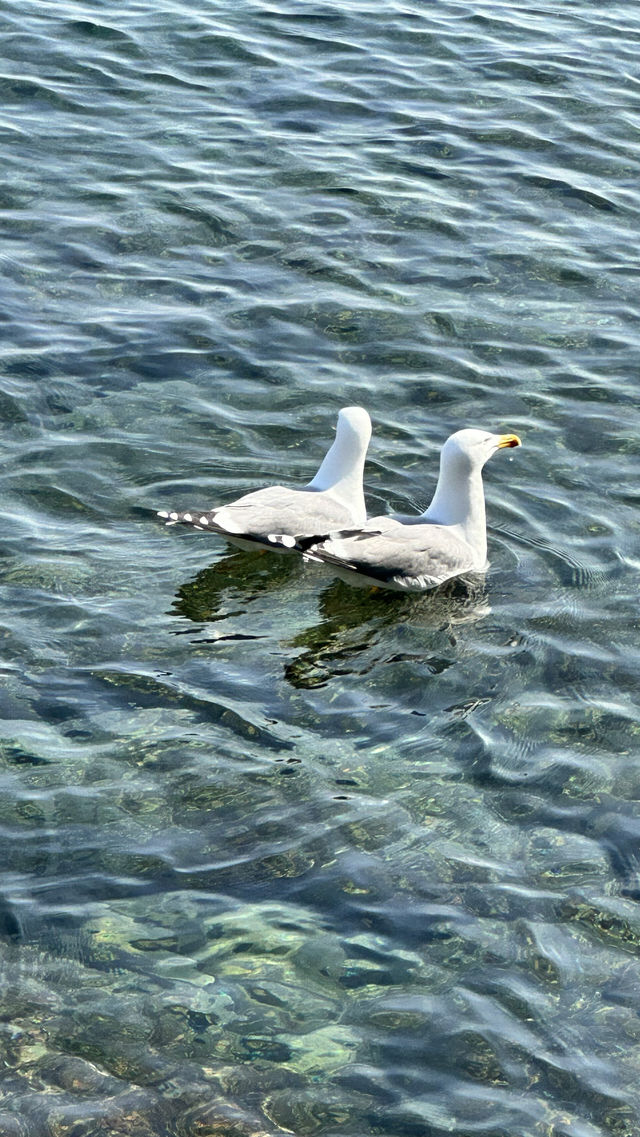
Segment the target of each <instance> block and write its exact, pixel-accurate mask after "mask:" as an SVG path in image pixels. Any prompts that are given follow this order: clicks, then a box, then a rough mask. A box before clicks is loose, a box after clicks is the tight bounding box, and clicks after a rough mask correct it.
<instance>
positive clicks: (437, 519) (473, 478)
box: [422, 470, 487, 566]
mask: <svg viewBox="0 0 640 1137" xmlns="http://www.w3.org/2000/svg"><path fill="white" fill-rule="evenodd" d="M422 516H423V518H424V520H425V521H428V522H430V524H432V525H433V524H436V525H452V526H453V525H455V526H456V527H457V528H458V529H459V531H460V536H461V537H463V538H464V540H465V541H466V542H467V544H468V545H471V547H472V549H473V550H474V552H475V553H476V555H477V560H478V564H479V566H482V565H484V563H485V561H486V559H487V518H486V512H485V504H484V487H483V485H482V471H481V470H472V471H470V472H469V474H468V475H467V477H465V478H462V479H459V480H454V479H452V478H451V477H447V476H445V472H444V471H442V470H441V471H440V477H439V478H438V485H437V486H436V492H435V494H434V495H433V501H432V502H431V505H430V506H429V508H428V509H427V510H425V512H424V513H423V514H422Z"/></svg>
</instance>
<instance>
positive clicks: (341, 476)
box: [307, 430, 368, 525]
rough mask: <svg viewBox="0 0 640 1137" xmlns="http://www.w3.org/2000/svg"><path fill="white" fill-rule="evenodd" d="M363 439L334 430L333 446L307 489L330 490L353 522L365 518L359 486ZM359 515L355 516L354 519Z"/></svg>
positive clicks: (362, 461)
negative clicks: (352, 515)
mask: <svg viewBox="0 0 640 1137" xmlns="http://www.w3.org/2000/svg"><path fill="white" fill-rule="evenodd" d="M367 443H368V439H367V440H363V439H360V438H358V439H357V441H356V439H355V438H354V434H353V433H351V432H349V434H347V433H346V432H345V431H340V430H338V433H337V434H336V439H335V442H334V443H333V446H332V447H331V449H330V450H329V451H328V453H327V454H326V456H325V458H324V461H323V462H322V465H321V466H320V469H319V470H318V473H317V474H316V476H315V478H314V479H313V481H311V482H309V484H308V486H307V489H310V490H317V491H318V492H319V493H330V494H331V496H332V497H334V498H336V499H337V500H338V501H340V502H343V503H344V504H345V505H348V506H349V508H350V509H351V510H352V512H353V514H354V524H357V525H364V523H365V521H366V517H367V511H366V506H365V502H364V491H363V488H362V476H363V473H364V460H365V456H366V453H367ZM358 515H360V517H359V519H357V520H356V518H357V517H358Z"/></svg>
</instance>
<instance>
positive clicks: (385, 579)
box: [310, 517, 474, 590]
mask: <svg viewBox="0 0 640 1137" xmlns="http://www.w3.org/2000/svg"><path fill="white" fill-rule="evenodd" d="M310 553H311V554H312V556H314V557H317V558H318V559H319V560H322V561H325V562H326V563H327V564H331V565H333V566H334V567H336V568H342V569H346V570H347V571H349V572H350V573H356V574H359V575H361V576H364V577H367V578H368V579H369V580H373V581H376V582H378V583H379V584H381V585H383V586H384V585H387V586H390V585H391V586H395V587H399V588H406V589H410V590H420V589H425V588H435V587H436V586H437V585H438V584H442V583H443V582H444V581H445V580H449V579H450V578H451V577H454V576H460V575H461V574H462V573H465V572H470V571H472V570H473V567H474V559H473V551H472V549H471V548H470V546H469V545H467V543H466V542H465V541H463V540H462V539H461V538H460V537H457V536H456V535H455V534H454V533H452V532H451V530H450V529H449V528H447V526H446V525H410V526H406V525H402V524H401V522H399V521H393V520H390V519H389V518H388V517H378V518H373V519H372V520H371V521H369V522H367V526H366V528H365V529H361V530H360V531H351V532H350V533H342V534H340V533H336V534H334V535H333V536H332V537H331V538H330V539H329V540H327V541H323V542H321V543H320V544H319V545H317V546H315V545H314V546H312V548H311V549H310Z"/></svg>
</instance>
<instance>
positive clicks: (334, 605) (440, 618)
mask: <svg viewBox="0 0 640 1137" xmlns="http://www.w3.org/2000/svg"><path fill="white" fill-rule="evenodd" d="M318 579H319V580H321V578H320V577H319V578H318ZM301 583H303V586H304V588H305V591H307V590H308V588H309V585H310V583H311V581H310V579H309V569H308V568H307V567H305V566H304V565H302V563H301V562H300V561H299V560H298V559H297V558H296V559H294V558H289V557H270V556H261V555H259V554H256V553H253V552H234V553H232V554H230V555H229V556H226V557H223V558H222V559H221V560H219V561H217V562H216V563H215V564H213V565H210V566H209V567H207V568H206V569H203V570H202V571H201V572H199V573H198V574H197V576H196V577H195V578H194V579H193V580H191V581H189V582H187V583H186V584H183V585H182V586H181V587H180V589H179V590H178V593H177V595H176V599H175V601H174V603H173V612H174V614H175V615H179V616H185V617H187V619H189V620H191V621H193V622H195V623H199V624H213V623H221V622H222V621H225V620H232V619H233V620H234V621H236V623H235V625H234V630H233V631H230V632H229V633H225V632H224V631H223V630H222V628H220V630H219V631H216V633H215V634H213V635H212V636H211V637H207V638H204V637H203V638H200V639H199V641H198V642H200V643H203V642H204V643H206V642H210V643H219V642H221V641H225V642H226V641H229V640H254V641H255V640H264V639H267V638H268V637H267V636H266V635H264V634H256V633H254V632H252V630H251V629H252V626H254V625H253V622H252V621H251V619H250V618H249V607H250V605H252V604H253V603H255V602H257V601H259V600H261V599H263V598H264V597H265V596H268V594H269V593H277V594H278V596H279V598H281V596H282V591H283V590H285V589H288V590H290V592H291V599H292V603H293V604H295V600H296V595H297V592H298V589H299V587H300V586H301ZM318 607H319V614H320V619H319V621H318V622H317V623H315V624H313V625H312V626H310V627H308V628H305V629H304V630H303V631H301V632H298V633H297V634H295V635H294V636H293V637H292V638H291V639H289V640H284V641H281V642H280V645H279V646H280V647H281V648H282V647H285V648H286V649H287V654H289V653H290V652H295V655H294V656H293V657H291V658H289V661H288V662H287V663H286V664H285V668H284V676H285V678H286V680H287V681H288V682H289V683H290V684H291V685H292V686H293V687H297V688H302V689H310V688H314V687H323V686H325V685H326V684H327V683H329V682H331V680H332V679H333V678H334V677H336V676H339V675H342V676H346V675H358V674H361V675H365V674H367V673H369V672H370V671H371V670H372V669H373V668H377V667H380V666H384V665H387V664H391V663H400V662H406V661H408V662H415V663H416V664H417V665H422V666H423V667H424V668H425V669H426V670H427V671H428V672H430V673H431V674H436V673H439V672H441V671H444V670H446V668H447V667H450V666H451V664H453V663H454V662H455V660H456V656H457V653H456V640H457V637H456V628H457V627H458V626H459V625H460V624H464V623H467V622H475V621H476V620H478V619H481V618H482V617H484V616H486V615H487V614H488V612H489V611H490V608H489V605H488V599H487V593H486V588H485V582H484V579H483V578H482V577H472V576H469V577H458V578H456V579H455V580H451V581H449V582H447V583H446V584H444V585H442V586H441V587H440V588H437V589H433V590H432V591H430V592H424V593H415V594H411V595H403V594H401V593H389V592H383V591H378V590H376V589H369V588H367V589H356V588H351V587H349V586H348V585H346V584H344V583H343V582H342V581H340V580H334V581H332V582H331V583H330V584H328V585H326V586H325V587H324V589H323V590H322V591H321V592H320V594H319V597H318ZM242 616H247V621H246V625H245V626H244V627H243V626H242V625H240V626H238V623H237V620H238V618H241V617H242ZM407 630H410V631H412V632H413V635H411V636H410V637H407V636H406V635H404V634H400V633H401V632H402V633H405V632H406V631H407ZM416 633H417V637H416ZM416 638H417V639H418V643H417V642H416ZM408 639H409V640H410V642H408ZM407 648H409V650H406V649H407ZM403 649H405V650H403Z"/></svg>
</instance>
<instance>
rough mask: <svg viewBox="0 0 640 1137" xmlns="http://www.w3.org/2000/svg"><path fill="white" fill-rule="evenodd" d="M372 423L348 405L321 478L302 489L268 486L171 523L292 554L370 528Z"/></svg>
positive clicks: (170, 516)
mask: <svg viewBox="0 0 640 1137" xmlns="http://www.w3.org/2000/svg"><path fill="white" fill-rule="evenodd" d="M370 438H371V419H370V418H369V415H368V414H367V412H366V411H365V410H364V409H363V407H343V409H342V410H341V411H340V412H339V414H338V422H337V426H336V437H335V441H334V443H333V445H332V447H331V448H330V450H329V451H328V453H327V454H326V456H325V459H324V461H323V462H322V465H321V466H320V469H319V470H318V473H317V474H316V476H315V478H313V480H312V481H310V482H309V483H308V485H306V486H304V487H303V488H302V489H292V488H290V487H287V486H268V487H267V488H266V489H262V490H255V491H254V492H253V493H248V494H245V495H244V497H240V498H238V500H237V501H232V502H231V503H230V504H229V505H221V506H218V507H216V508H215V509H210V510H193V509H192V510H188V511H187V512H186V513H176V512H171V513H168V512H166V511H165V510H161V511H160V512H159V513H158V517H162V518H163V520H164V521H166V523H167V525H189V526H191V527H192V528H195V529H203V530H206V531H207V532H208V533H215V534H217V535H218V536H219V537H224V538H226V540H227V541H230V542H231V543H232V544H234V545H239V546H240V548H241V549H256V548H262V549H273V550H274V551H275V552H280V553H287V552H290V551H291V550H293V549H295V548H296V547H297V545H298V541H299V540H300V539H302V538H304V537H307V538H308V537H313V536H314V534H318V533H329V532H331V531H333V530H338V529H352V528H357V527H359V526H361V525H364V523H365V521H366V519H367V510H366V506H365V502H364V491H363V488H362V473H363V469H364V460H365V456H366V453H367V447H368V445H369V439H370Z"/></svg>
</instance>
